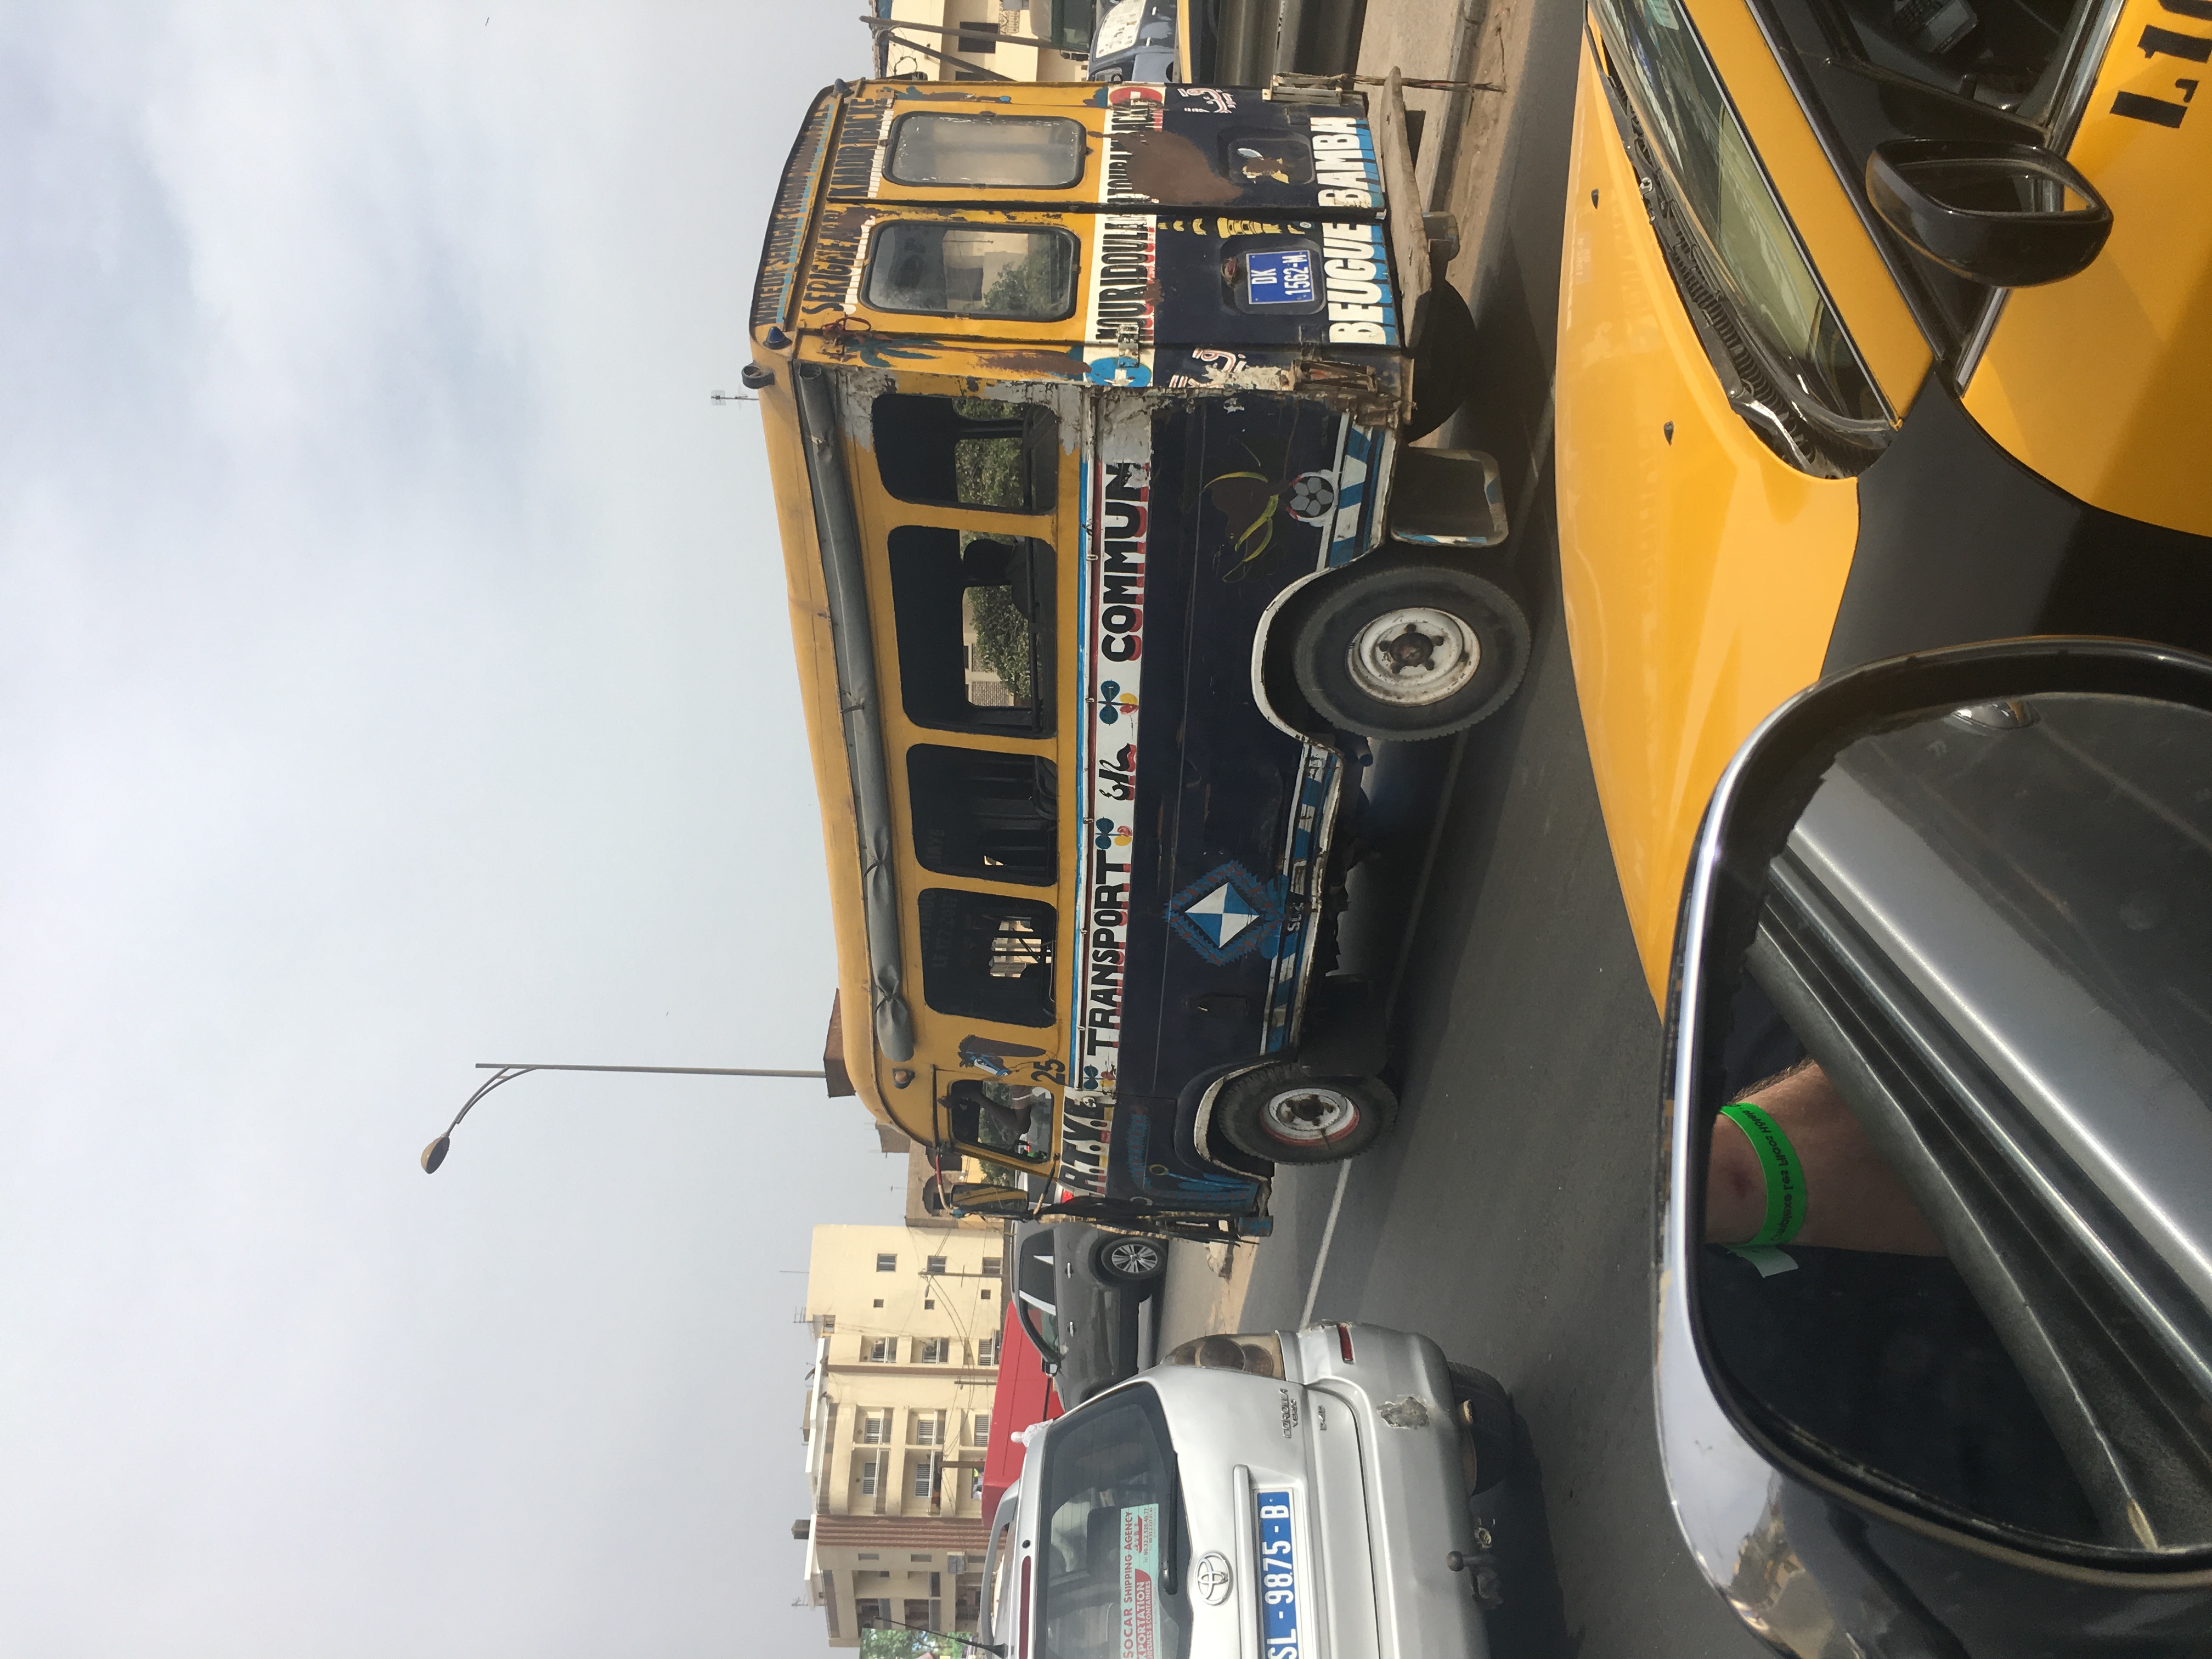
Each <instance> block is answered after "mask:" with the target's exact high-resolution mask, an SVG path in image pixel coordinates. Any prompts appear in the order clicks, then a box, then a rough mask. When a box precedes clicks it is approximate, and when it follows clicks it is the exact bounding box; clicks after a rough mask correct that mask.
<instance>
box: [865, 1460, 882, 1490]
mask: <svg viewBox="0 0 2212 1659" xmlns="http://www.w3.org/2000/svg"><path fill="white" fill-rule="evenodd" d="M883 1468H884V1461H883V1459H882V1458H880V1457H864V1458H862V1459H861V1460H860V1496H861V1497H863V1498H873V1497H874V1496H875V1495H876V1483H877V1482H878V1480H881V1479H882V1478H883Z"/></svg>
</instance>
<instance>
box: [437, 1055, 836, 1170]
mask: <svg viewBox="0 0 2212 1659" xmlns="http://www.w3.org/2000/svg"><path fill="white" fill-rule="evenodd" d="M477 1070H478V1071H479V1072H490V1073H493V1074H494V1075H493V1076H491V1077H489V1078H487V1079H485V1080H484V1081H483V1083H482V1084H481V1085H478V1086H477V1091H476V1092H475V1093H474V1094H472V1095H471V1096H470V1097H468V1098H467V1099H466V1100H465V1101H463V1102H462V1103H461V1109H460V1110H459V1111H458V1112H455V1113H454V1114H453V1121H452V1122H451V1123H448V1124H447V1126H446V1133H443V1134H441V1135H440V1136H439V1137H438V1138H437V1139H435V1140H434V1141H432V1142H431V1143H430V1144H429V1145H428V1146H425V1147H424V1148H423V1149H422V1173H423V1174H424V1175H435V1174H437V1173H438V1166H439V1165H440V1164H443V1163H444V1162H445V1161H446V1154H447V1152H451V1151H452V1150H453V1131H454V1130H456V1129H458V1128H459V1127H461V1120H462V1119H463V1118H465V1117H466V1116H467V1115H469V1113H470V1112H471V1111H472V1110H473V1109H475V1107H476V1103H477V1102H478V1101H480V1100H482V1099H483V1097H485V1096H486V1095H488V1094H489V1093H490V1092H491V1091H493V1090H495V1089H496V1088H498V1087H499V1085H501V1084H502V1083H512V1082H513V1081H514V1079H517V1078H519V1077H520V1076H521V1075H522V1074H523V1073H526V1072H651V1073H658V1074H659V1075H661V1076H668V1077H811V1078H820V1077H823V1076H824V1075H825V1073H821V1072H780V1071H763V1070H761V1069H758V1068H757V1067H751V1066H522V1065H517V1064H513V1063H511V1062H493V1063H490V1064H480V1065H478V1066H477Z"/></svg>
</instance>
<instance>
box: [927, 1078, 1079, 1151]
mask: <svg viewBox="0 0 2212 1659" xmlns="http://www.w3.org/2000/svg"><path fill="white" fill-rule="evenodd" d="M939 1106H940V1107H941V1108H942V1109H943V1110H944V1114H945V1127H946V1128H948V1129H949V1130H951V1134H952V1139H954V1140H955V1141H956V1142H958V1143H959V1144H960V1146H961V1147H962V1149H963V1151H972V1152H975V1154H976V1155H978V1156H979V1157H980V1158H982V1159H983V1161H984V1162H986V1163H996V1162H1002V1161H1003V1160H1004V1159H1006V1158H1022V1159H1024V1160H1026V1161H1028V1162H1029V1163H1031V1164H1041V1163H1042V1162H1043V1161H1044V1160H1045V1159H1046V1158H1049V1157H1051V1156H1052V1091H1050V1090H1048V1089H1040V1088H1037V1087H1036V1086H1035V1085H1018V1084H1012V1083H979V1082H977V1081H976V1080H975V1079H973V1078H963V1079H960V1080H959V1081H957V1082H955V1083H950V1084H947V1085H945V1096H944V1098H943V1099H942V1100H941V1101H939Z"/></svg>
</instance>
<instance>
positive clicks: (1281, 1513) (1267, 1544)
mask: <svg viewBox="0 0 2212 1659" xmlns="http://www.w3.org/2000/svg"><path fill="white" fill-rule="evenodd" d="M1255 1496H1256V1498H1257V1500H1258V1503H1259V1509H1260V1564H1259V1571H1260V1639H1261V1642H1262V1643H1264V1644H1266V1652H1265V1653H1264V1654H1263V1655H1262V1656H1261V1659H1298V1655H1299V1650H1298V1568H1297V1561H1296V1559H1294V1557H1293V1551H1294V1549H1295V1546H1294V1545H1293V1544H1292V1543H1291V1495H1290V1493H1288V1492H1260V1493H1257V1494H1255Z"/></svg>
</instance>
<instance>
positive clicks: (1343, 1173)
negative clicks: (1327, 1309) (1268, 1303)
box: [1298, 1158, 1352, 1330]
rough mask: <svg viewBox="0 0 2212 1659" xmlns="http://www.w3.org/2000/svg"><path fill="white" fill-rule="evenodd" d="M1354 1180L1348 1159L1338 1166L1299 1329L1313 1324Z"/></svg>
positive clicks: (1300, 1315) (1300, 1316)
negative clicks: (1347, 1186)
mask: <svg viewBox="0 0 2212 1659" xmlns="http://www.w3.org/2000/svg"><path fill="white" fill-rule="evenodd" d="M1351 1179H1352V1163H1351V1160H1350V1159H1348V1158H1347V1159H1346V1161H1345V1162H1344V1163H1342V1164H1339V1165H1337V1169H1336V1196H1335V1197H1334V1198H1332V1199H1331V1200H1329V1201H1328V1221H1327V1222H1326V1223H1325V1224H1323V1225H1322V1230H1321V1254H1320V1255H1317V1256H1316V1257H1315V1258H1314V1270H1313V1277H1312V1279H1310V1280H1308V1281H1307V1283H1306V1305H1305V1307H1304V1310H1301V1311H1300V1313H1299V1314H1298V1328H1299V1329H1300V1330H1304V1328H1306V1327H1307V1326H1309V1325H1310V1324H1312V1323H1313V1310H1314V1298H1315V1297H1317V1296H1319V1295H1320V1294H1321V1276H1322V1270H1323V1269H1324V1268H1326V1267H1328V1247H1329V1245H1330V1244H1331V1243H1333V1242H1334V1240H1335V1238H1336V1218H1337V1213H1338V1212H1340V1211H1341V1210H1342V1209H1343V1208H1344V1188H1345V1184H1346V1182H1349V1181H1350V1180H1351Z"/></svg>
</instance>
